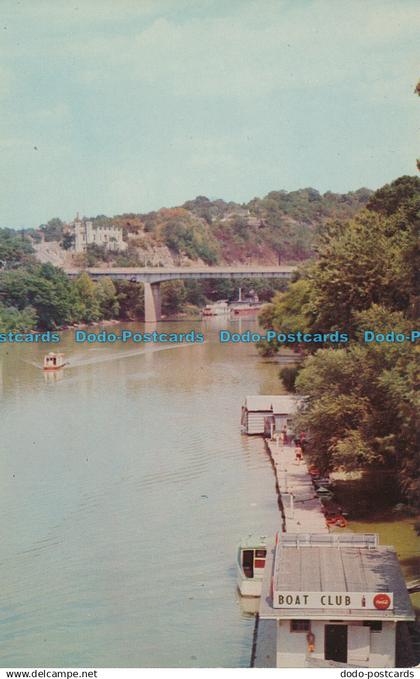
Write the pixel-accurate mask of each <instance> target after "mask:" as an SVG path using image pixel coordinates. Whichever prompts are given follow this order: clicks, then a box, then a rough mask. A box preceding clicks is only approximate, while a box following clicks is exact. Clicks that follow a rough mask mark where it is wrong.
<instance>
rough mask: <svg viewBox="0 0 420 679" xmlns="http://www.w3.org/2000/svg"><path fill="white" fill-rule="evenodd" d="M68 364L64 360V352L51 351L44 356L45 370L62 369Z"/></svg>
mask: <svg viewBox="0 0 420 679" xmlns="http://www.w3.org/2000/svg"><path fill="white" fill-rule="evenodd" d="M65 365H68V364H67V363H66V362H65V360H64V354H56V353H55V352H54V351H50V352H49V353H48V354H47V355H46V356H44V365H43V369H44V370H60V368H64V366H65Z"/></svg>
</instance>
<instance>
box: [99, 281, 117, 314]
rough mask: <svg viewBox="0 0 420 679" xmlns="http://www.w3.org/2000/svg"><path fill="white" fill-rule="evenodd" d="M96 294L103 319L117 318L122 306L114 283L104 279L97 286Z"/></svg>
mask: <svg viewBox="0 0 420 679" xmlns="http://www.w3.org/2000/svg"><path fill="white" fill-rule="evenodd" d="M95 292H96V298H97V300H98V303H99V310H100V315H101V318H108V319H110V318H116V317H117V316H118V313H119V310H120V305H119V301H118V297H117V290H116V288H115V285H114V283H113V281H112V280H111V279H110V278H102V279H101V280H99V281H98V283H97V284H96V291H95Z"/></svg>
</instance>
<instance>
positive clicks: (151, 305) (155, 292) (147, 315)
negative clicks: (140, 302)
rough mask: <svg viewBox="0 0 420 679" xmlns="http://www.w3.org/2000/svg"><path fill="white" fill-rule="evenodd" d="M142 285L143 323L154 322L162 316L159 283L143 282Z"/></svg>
mask: <svg viewBox="0 0 420 679" xmlns="http://www.w3.org/2000/svg"><path fill="white" fill-rule="evenodd" d="M143 285H144V320H145V323H156V321H160V319H161V317H162V306H161V298H160V283H146V282H144V283H143Z"/></svg>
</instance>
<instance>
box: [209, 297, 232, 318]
mask: <svg viewBox="0 0 420 679" xmlns="http://www.w3.org/2000/svg"><path fill="white" fill-rule="evenodd" d="M229 313H230V312H229V304H228V303H227V301H226V300H224V299H221V300H219V301H218V302H215V303H214V304H206V306H205V307H204V309H203V316H227V315H228V314H229Z"/></svg>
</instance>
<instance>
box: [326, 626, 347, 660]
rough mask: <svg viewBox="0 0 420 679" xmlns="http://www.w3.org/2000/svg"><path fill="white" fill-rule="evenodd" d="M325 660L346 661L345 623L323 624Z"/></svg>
mask: <svg viewBox="0 0 420 679" xmlns="http://www.w3.org/2000/svg"><path fill="white" fill-rule="evenodd" d="M325 660H335V661H336V662H344V663H346V662H347V625H325Z"/></svg>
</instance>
